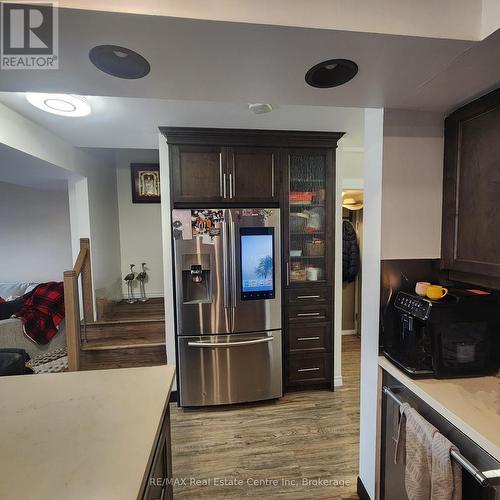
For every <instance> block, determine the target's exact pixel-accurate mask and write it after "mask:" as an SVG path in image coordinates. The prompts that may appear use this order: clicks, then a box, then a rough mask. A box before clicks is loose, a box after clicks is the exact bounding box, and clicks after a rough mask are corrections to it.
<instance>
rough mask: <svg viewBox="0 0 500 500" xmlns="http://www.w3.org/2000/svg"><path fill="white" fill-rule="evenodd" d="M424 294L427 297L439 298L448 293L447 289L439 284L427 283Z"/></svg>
mask: <svg viewBox="0 0 500 500" xmlns="http://www.w3.org/2000/svg"><path fill="white" fill-rule="evenodd" d="M426 294H427V297H429V299H432V300H439V299H442V298H443V297H445V296H446V295H447V294H448V289H447V288H444V287H442V286H439V285H429V286H428V287H427V290H426Z"/></svg>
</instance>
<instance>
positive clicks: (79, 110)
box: [26, 92, 91, 117]
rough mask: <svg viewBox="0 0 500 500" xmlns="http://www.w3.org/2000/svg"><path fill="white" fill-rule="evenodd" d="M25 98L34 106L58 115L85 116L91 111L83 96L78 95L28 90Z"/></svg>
mask: <svg viewBox="0 0 500 500" xmlns="http://www.w3.org/2000/svg"><path fill="white" fill-rule="evenodd" d="M26 99H27V100H28V102H29V103H30V104H32V105H33V106H35V107H36V108H38V109H42V110H43V111H47V113H53V114H55V115H60V116H71V117H74V116H86V115H88V114H90V111H91V108H90V105H89V103H88V102H87V101H86V100H85V98H83V97H81V96H78V95H72V94H40V93H38V92H28V93H27V94H26Z"/></svg>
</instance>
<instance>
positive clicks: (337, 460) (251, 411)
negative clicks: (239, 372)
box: [171, 335, 360, 500]
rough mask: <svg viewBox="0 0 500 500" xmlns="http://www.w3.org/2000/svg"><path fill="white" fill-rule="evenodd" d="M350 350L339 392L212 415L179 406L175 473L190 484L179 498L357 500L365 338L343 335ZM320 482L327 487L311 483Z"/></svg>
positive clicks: (210, 411) (293, 397)
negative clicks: (216, 480)
mask: <svg viewBox="0 0 500 500" xmlns="http://www.w3.org/2000/svg"><path fill="white" fill-rule="evenodd" d="M343 347H344V349H343V356H342V357H343V370H342V371H343V376H344V385H343V387H340V388H338V389H336V391H335V392H330V391H304V392H295V393H288V394H286V395H285V396H284V397H283V398H282V399H280V400H279V401H274V402H268V403H259V404H252V405H243V406H238V407H225V408H217V409H208V410H207V409H204V410H182V409H179V408H178V407H177V406H176V405H175V404H172V405H171V412H172V456H173V458H172V460H173V475H174V478H178V479H179V480H181V481H182V479H183V478H187V484H185V485H176V486H175V488H174V498H176V499H195V498H196V499H198V498H208V499H212V500H217V499H240V498H247V497H254V498H258V499H268V498H269V499H273V498H286V499H290V500H295V499H297V500H299V499H300V500H306V499H316V498H317V499H345V500H347V499H349V500H351V499H357V498H358V496H357V495H356V478H357V475H358V448H359V363H360V341H359V338H358V337H356V336H353V335H350V336H344V337H343ZM190 478H195V479H197V480H200V481H210V484H208V485H202V484H200V485H193V484H190ZM214 478H220V482H219V484H214ZM318 479H320V480H321V481H325V483H323V484H318V483H317V482H316V483H311V484H306V483H305V481H307V480H311V481H318ZM224 480H225V481H226V482H231V481H232V482H233V483H234V482H236V481H238V483H237V484H229V485H225V484H224V483H221V481H224ZM266 480H267V483H266ZM272 481H276V483H277V484H274V483H272ZM341 481H343V482H344V483H343V484H344V486H340V485H339V484H342V483H341ZM328 482H330V483H329V484H328ZM347 482H349V485H348V486H347V485H346V484H347Z"/></svg>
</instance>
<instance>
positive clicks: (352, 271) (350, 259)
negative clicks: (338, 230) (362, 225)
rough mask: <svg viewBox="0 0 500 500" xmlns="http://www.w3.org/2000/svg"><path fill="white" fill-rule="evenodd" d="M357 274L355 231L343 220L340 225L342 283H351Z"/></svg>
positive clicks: (357, 254) (357, 251)
mask: <svg viewBox="0 0 500 500" xmlns="http://www.w3.org/2000/svg"><path fill="white" fill-rule="evenodd" d="M358 272H359V245H358V238H357V236H356V230H355V229H354V227H353V225H352V224H351V223H350V222H349V221H348V220H345V221H343V223H342V281H344V282H347V283H351V282H352V281H354V279H355V278H356V276H357V275H358Z"/></svg>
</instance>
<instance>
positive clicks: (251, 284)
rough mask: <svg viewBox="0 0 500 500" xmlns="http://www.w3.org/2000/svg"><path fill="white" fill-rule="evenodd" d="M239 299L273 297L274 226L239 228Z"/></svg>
mask: <svg viewBox="0 0 500 500" xmlns="http://www.w3.org/2000/svg"><path fill="white" fill-rule="evenodd" d="M240 248H241V252H240V255H241V300H256V299H274V296H275V286H274V285H275V283H274V228H272V227H242V228H240Z"/></svg>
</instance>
